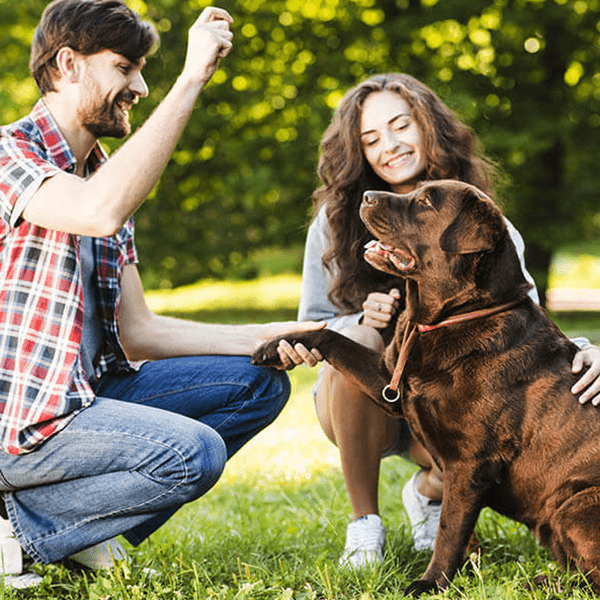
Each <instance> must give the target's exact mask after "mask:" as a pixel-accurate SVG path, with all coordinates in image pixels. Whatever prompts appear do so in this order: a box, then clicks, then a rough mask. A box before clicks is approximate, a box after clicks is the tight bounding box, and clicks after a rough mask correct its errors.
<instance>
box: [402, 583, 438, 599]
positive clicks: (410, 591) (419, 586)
mask: <svg viewBox="0 0 600 600" xmlns="http://www.w3.org/2000/svg"><path fill="white" fill-rule="evenodd" d="M439 588H440V586H439V585H438V584H437V583H436V582H435V581H431V580H429V579H417V580H415V581H413V582H412V583H411V584H410V585H409V586H408V587H406V588H405V589H404V595H405V596H412V597H413V598H418V597H419V596H420V595H421V594H427V593H429V592H437V591H438V590H439Z"/></svg>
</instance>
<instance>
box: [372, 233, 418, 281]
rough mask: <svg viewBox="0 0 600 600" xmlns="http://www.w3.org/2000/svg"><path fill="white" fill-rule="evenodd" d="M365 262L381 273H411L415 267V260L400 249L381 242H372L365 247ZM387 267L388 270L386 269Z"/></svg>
mask: <svg viewBox="0 0 600 600" xmlns="http://www.w3.org/2000/svg"><path fill="white" fill-rule="evenodd" d="M364 256H365V260H366V261H367V262H368V263H369V264H370V265H371V266H372V267H375V268H376V269H378V270H380V271H390V270H392V267H393V270H395V271H400V272H401V273H404V272H406V271H410V270H411V269H412V268H413V267H414V266H415V259H414V258H413V257H412V256H411V255H410V254H408V252H404V251H403V250H400V249H399V248H394V247H393V246H388V245H387V244H384V243H383V242H380V241H379V240H372V241H370V242H369V243H368V244H366V245H365V255H364ZM386 267H387V268H386Z"/></svg>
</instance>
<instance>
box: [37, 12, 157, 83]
mask: <svg viewBox="0 0 600 600" xmlns="http://www.w3.org/2000/svg"><path fill="white" fill-rule="evenodd" d="M157 44H158V33H157V32H156V29H155V28H154V26H153V25H152V24H151V23H149V22H147V21H142V19H141V18H140V16H139V15H138V14H137V13H135V12H134V11H132V10H131V9H130V8H128V7H127V6H126V5H125V4H124V3H123V2H122V1H121V0H54V2H51V3H50V4H49V5H48V6H47V7H46V9H45V10H44V13H43V14H42V18H41V20H40V23H39V25H38V26H37V28H36V30H35V33H34V34H33V42H32V46H31V59H30V61H29V68H30V69H31V73H32V74H33V77H34V78H35V81H36V83H37V85H38V87H39V88H40V91H41V92H42V94H45V93H46V92H53V91H56V89H55V88H54V78H53V75H54V74H55V73H56V68H57V66H56V54H57V53H58V51H59V50H60V49H61V48H63V47H65V46H68V47H70V48H72V49H73V50H75V51H77V52H79V53H80V54H83V55H86V56H89V55H91V54H95V53H97V52H101V51H102V50H112V51H113V52H116V53H117V54H121V55H122V56H125V57H126V58H127V59H129V60H131V61H132V62H136V61H138V60H139V59H140V58H142V57H143V56H145V55H146V54H148V52H149V51H150V50H151V49H152V48H153V47H154V46H155V45H157Z"/></svg>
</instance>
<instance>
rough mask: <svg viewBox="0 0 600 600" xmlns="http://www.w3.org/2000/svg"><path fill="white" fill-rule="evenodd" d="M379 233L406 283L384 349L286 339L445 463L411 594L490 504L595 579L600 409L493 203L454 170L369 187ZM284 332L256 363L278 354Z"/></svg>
mask: <svg viewBox="0 0 600 600" xmlns="http://www.w3.org/2000/svg"><path fill="white" fill-rule="evenodd" d="M360 214H361V218H362V219H363V221H364V222H365V224H366V226H367V228H368V229H369V230H370V232H371V233H372V234H373V235H374V236H375V238H377V240H376V241H374V242H371V243H370V244H369V245H368V246H367V249H366V252H365V258H366V260H367V261H368V262H369V263H371V264H372V265H373V266H374V267H376V268H377V269H380V270H383V271H386V272H389V273H391V274H394V275H398V276H401V277H402V278H404V279H405V281H406V299H405V308H404V310H403V311H402V313H401V314H400V315H399V318H398V322H397V325H396V330H395V335H394V339H393V340H392V342H391V343H390V344H389V346H388V347H387V348H386V350H385V352H384V353H383V354H380V353H377V352H374V351H372V350H369V349H367V348H365V347H363V346H361V345H359V344H356V343H355V342H353V341H351V340H349V339H348V338H345V337H344V336H341V335H339V334H337V333H335V332H333V331H330V330H321V331H315V332H309V333H303V334H300V335H290V336H286V339H287V340H288V341H289V342H291V343H292V344H293V343H296V342H301V343H302V344H304V345H305V346H306V347H307V348H318V349H319V351H320V352H321V354H322V355H323V356H324V357H325V359H326V360H327V361H328V362H329V363H330V364H332V365H333V366H334V367H335V368H336V369H339V370H340V371H342V372H344V374H346V375H347V376H348V377H350V378H352V379H353V380H354V381H355V382H356V384H357V385H359V386H360V387H361V388H362V389H363V390H364V391H365V392H366V393H368V394H369V395H370V397H371V398H372V399H373V400H374V401H375V402H377V403H378V404H379V405H380V406H381V407H383V408H384V409H385V410H387V411H388V412H390V413H392V414H394V415H397V416H398V417H404V418H406V420H407V421H408V424H409V426H410V430H411V432H412V435H414V436H415V438H416V439H417V440H419V441H420V442H421V443H422V444H424V445H425V447H426V448H427V449H428V451H429V452H430V453H431V455H432V456H433V457H434V459H435V461H436V462H437V464H438V465H439V466H440V468H441V469H442V470H443V473H444V499H443V503H442V511H441V519H440V525H439V529H438V534H437V539H436V543H435V548H434V551H433V556H432V558H431V562H430V563H429V566H428V567H427V570H426V571H425V573H424V574H423V576H422V577H421V578H420V579H418V580H416V581H414V582H413V583H411V584H410V585H409V586H408V588H407V589H406V593H408V594H413V595H415V596H417V595H419V594H421V593H424V592H429V591H432V590H436V589H440V588H445V587H447V586H448V584H449V582H450V581H451V580H452V578H453V576H454V575H455V573H456V571H457V569H459V568H460V567H461V565H462V564H463V562H464V557H465V550H466V548H467V543H468V542H469V539H470V536H471V534H472V533H473V529H474V527H475V523H476V521H477V517H478V515H479V512H480V510H481V509H482V508H483V507H484V506H489V507H491V508H492V509H494V510H495V511H497V512H498V513H500V514H502V515H506V516H507V517H510V518H512V519H515V520H517V521H520V522H522V523H524V524H526V525H527V526H528V527H529V528H530V529H531V531H532V532H533V533H534V534H535V535H536V536H537V538H538V540H539V541H540V543H541V544H543V545H544V546H547V547H548V548H549V549H550V550H551V552H552V555H553V557H554V558H555V559H556V560H557V561H558V562H559V563H560V564H561V565H563V566H564V567H567V566H576V567H578V568H580V569H581V570H582V571H583V572H584V573H586V574H587V577H588V579H589V581H590V583H591V584H592V586H593V587H594V589H595V590H596V592H597V593H598V591H599V590H600V571H599V570H598V569H599V567H600V411H598V409H597V408H594V407H592V406H588V405H581V404H579V402H578V401H577V399H576V398H575V397H574V396H573V394H572V393H571V391H570V388H571V386H572V385H573V383H574V382H575V379H576V376H574V375H573V374H572V373H571V363H572V360H573V357H574V355H575V353H576V351H577V348H576V346H575V345H574V344H572V343H571V342H570V341H569V340H568V339H567V338H566V337H565V336H564V335H563V334H562V333H561V332H560V331H559V330H558V328H557V327H556V326H555V325H554V324H553V323H552V321H551V320H550V319H549V318H548V317H547V315H546V313H545V312H544V310H543V309H541V308H540V307H538V306H537V305H536V304H535V303H534V302H532V301H531V299H530V298H529V296H528V293H527V292H528V289H529V287H530V286H529V284H528V283H527V282H526V280H525V279H524V277H523V274H522V270H521V267H520V264H519V260H518V257H517V254H516V252H515V248H514V245H513V243H512V241H511V239H510V237H509V235H508V232H507V228H506V224H505V222H504V219H503V217H502V215H501V213H500V210H499V209H498V208H497V207H496V205H495V204H494V203H493V202H492V201H491V200H490V199H489V198H488V197H487V196H485V195H484V194H483V193H482V192H481V191H479V190H478V189H476V188H474V187H473V186H470V185H467V184H464V183H461V182H458V181H449V180H444V181H437V182H432V183H427V184H424V185H422V186H420V187H419V188H418V189H417V190H416V191H414V192H412V193H410V194H406V195H397V194H392V193H386V192H367V193H365V195H364V199H363V202H362V205H361V209H360ZM277 344H278V340H274V341H271V342H269V343H267V344H265V345H263V346H262V347H260V348H259V349H258V350H257V351H256V352H255V354H254V356H253V361H254V363H255V364H263V365H273V366H276V365H278V364H280V363H279V358H278V355H277Z"/></svg>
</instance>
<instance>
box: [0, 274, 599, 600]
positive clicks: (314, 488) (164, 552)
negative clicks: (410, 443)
mask: <svg viewBox="0 0 600 600" xmlns="http://www.w3.org/2000/svg"><path fill="white" fill-rule="evenodd" d="M298 293H299V278H298V277H297V276H294V275H289V274H278V275H277V274H276V275H270V276H265V277H262V278H261V279H260V280H257V281H253V282H237V283H232V282H228V283H214V282H210V283H209V282H205V283H204V284H202V285H200V286H190V287H189V288H183V289H179V290H175V291H172V292H166V293H165V292H162V293H148V301H149V303H150V305H151V306H152V307H153V308H154V309H155V310H157V311H159V312H163V313H165V314H172V315H176V316H182V317H186V318H193V319H199V320H203V321H229V322H249V321H268V320H282V319H294V318H295V312H296V304H297V297H298ZM561 319H562V322H561V325H562V326H563V327H564V328H565V330H566V331H567V332H568V333H573V334H574V333H577V332H579V331H580V330H581V328H583V327H584V328H585V330H586V331H588V332H592V333H593V334H594V336H596V333H597V332H600V319H599V318H598V317H597V315H596V314H595V313H592V314H588V315H585V316H584V317H582V316H581V315H579V314H577V313H572V314H570V315H558V316H557V320H559V321H560V320H561ZM599 337H600V336H597V337H595V339H598V338H599ZM290 377H291V380H292V395H291V399H290V401H289V403H288V405H287V407H286V408H285V409H284V411H283V413H282V415H281V416H280V418H279V419H278V420H277V421H276V422H275V423H274V424H273V425H271V426H270V427H268V428H267V429H266V430H265V431H263V432H262V433H261V434H260V435H258V436H257V437H256V438H255V439H253V440H252V441H251V442H250V443H249V444H248V445H247V446H246V447H245V448H243V449H242V450H241V451H240V452H239V454H238V455H237V456H235V457H234V458H233V459H232V460H231V461H230V462H229V464H228V466H227V468H226V470H225V472H224V475H223V477H222V479H221V481H220V482H219V483H218V484H217V486H216V487H215V488H214V489H213V490H211V491H210V492H209V493H208V494H207V495H206V496H205V497H204V498H202V499H200V500H198V501H196V502H194V503H192V504H190V505H188V506H186V507H184V508H183V509H182V510H181V511H179V513H177V515H175V517H174V518H173V519H172V520H171V521H169V523H168V524H167V525H166V526H164V527H163V528H162V529H161V530H160V531H158V532H157V533H156V534H154V535H153V536H152V538H151V539H150V540H148V541H146V542H144V544H142V545H141V546H140V547H139V548H138V549H136V550H133V549H132V551H131V552H132V555H133V557H134V561H133V564H132V566H131V567H128V566H120V567H119V568H117V569H115V570H114V571H112V572H109V573H106V574H95V573H90V572H85V571H82V570H73V569H72V568H70V567H67V566H65V565H50V566H46V567H36V568H37V569H38V571H39V572H40V573H41V574H43V575H44V581H43V584H42V585H41V586H40V587H39V588H37V589H35V590H32V591H28V592H25V593H23V594H21V595H19V596H18V597H20V598H26V599H29V598H60V599H64V600H75V599H87V598H90V599H94V600H116V599H124V600H125V599H127V600H136V599H139V600H156V599H162V598H164V599H168V600H172V599H179V598H181V599H184V600H188V599H189V600H192V599H210V600H237V599H245V598H249V599H250V598H251V599H257V600H258V599H273V600H316V599H327V600H334V599H335V600H346V599H348V600H350V599H356V600H371V599H380V598H381V599H383V598H385V599H389V600H393V599H396V598H401V597H402V592H401V590H402V589H403V588H404V587H405V586H406V585H407V584H408V583H410V581H411V580H412V579H414V578H416V577H418V576H419V575H420V574H421V573H422V571H423V570H424V568H425V567H426V565H427V562H428V560H429V553H428V552H421V553H416V552H414V551H413V550H412V547H411V539H410V535H409V531H408V526H407V521H406V516H405V513H404V509H403V506H402V502H401V499H400V492H401V489H402V486H403V484H404V482H405V481H406V480H407V479H408V478H409V477H410V475H411V474H412V473H413V472H414V471H415V467H414V466H413V465H412V464H410V463H409V462H407V461H406V460H404V459H400V458H395V457H394V458H388V459H386V460H385V461H384V462H383V465H382V474H381V486H380V503H381V508H382V514H383V518H384V522H385V524H386V527H387V530H388V544H387V550H386V555H385V562H384V564H383V565H382V566H381V567H379V568H377V569H374V570H372V571H368V572H365V573H361V574H356V573H352V572H347V571H345V570H342V569H340V568H339V567H338V562H337V561H338V557H339V555H340V553H341V550H342V548H343V544H344V536H345V527H346V524H347V523H348V519H349V514H350V504H349V502H348V499H347V496H346V493H345V489H344V482H343V477H342V474H341V471H340V469H339V460H338V455H337V452H336V450H335V448H334V447H333V446H332V445H331V444H329V443H328V442H327V440H326V439H325V437H324V435H323V434H322V432H321V430H320V428H319V426H318V423H317V420H316V416H315V412H314V407H313V399H312V393H311V389H312V386H313V385H314V382H315V378H316V370H311V369H307V368H303V367H301V368H298V369H296V370H295V371H293V372H291V375H290ZM477 534H478V537H479V538H480V540H481V552H479V553H474V554H472V555H471V556H470V557H469V560H468V562H467V564H466V566H465V568H464V569H463V571H462V572H461V573H460V574H459V575H458V576H457V577H456V578H455V580H454V582H453V584H452V587H451V588H450V590H448V591H447V592H445V593H444V594H437V595H432V596H429V597H431V598H464V599H469V600H479V599H484V598H486V599H487V598H499V599H513V598H514V599H522V598H526V599H529V598H531V599H543V598H549V597H552V598H555V599H565V600H566V599H567V598H582V599H583V598H589V599H591V598H595V596H594V595H593V594H592V593H591V592H590V591H589V590H587V589H586V588H585V586H584V587H581V585H582V579H581V578H580V576H579V574H578V573H576V572H575V573H564V572H562V571H561V570H560V569H559V568H558V567H557V565H556V564H555V563H554V562H553V561H552V560H550V557H549V554H548V553H547V552H546V551H545V550H543V549H540V547H539V546H538V544H537V542H536V541H535V540H534V539H533V537H532V536H531V535H530V534H529V532H528V531H527V530H526V529H525V527H523V526H521V525H518V524H515V523H513V522H511V521H509V520H507V519H504V518H501V517H498V516H497V515H495V514H493V513H492V512H491V511H488V510H486V511H484V512H483V513H482V515H481V517H480V519H479V522H478V526H477ZM145 567H150V568H152V569H154V570H155V571H157V574H156V575H155V576H153V577H149V576H148V575H146V574H145V573H144V570H143V569H144V568H145ZM538 575H545V576H546V577H547V581H546V583H545V584H544V585H543V587H541V588H537V587H535V586H534V585H532V582H533V579H534V578H535V577H536V576H538ZM16 597H17V595H16V594H15V593H14V592H12V591H2V590H1V589H0V599H1V598H16Z"/></svg>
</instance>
